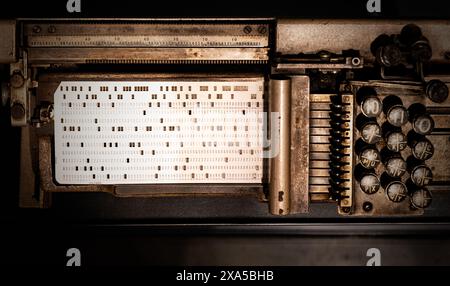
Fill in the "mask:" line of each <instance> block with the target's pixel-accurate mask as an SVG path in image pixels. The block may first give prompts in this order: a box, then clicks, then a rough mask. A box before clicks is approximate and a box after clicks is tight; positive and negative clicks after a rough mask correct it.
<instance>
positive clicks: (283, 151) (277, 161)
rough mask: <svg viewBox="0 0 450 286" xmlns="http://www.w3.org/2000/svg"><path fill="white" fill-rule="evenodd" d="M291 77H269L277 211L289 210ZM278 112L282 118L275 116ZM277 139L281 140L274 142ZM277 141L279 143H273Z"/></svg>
mask: <svg viewBox="0 0 450 286" xmlns="http://www.w3.org/2000/svg"><path fill="white" fill-rule="evenodd" d="M290 98H291V80H290V79H271V80H270V99H269V100H270V108H269V109H270V117H271V120H270V122H271V124H274V123H275V122H276V124H277V126H271V128H270V130H271V134H270V138H271V142H272V146H271V147H272V148H278V150H273V152H272V154H274V156H273V158H271V159H270V187H269V204H270V212H271V213H272V214H274V215H287V214H289V199H290V198H289V191H290V190H289V189H290V181H291V180H290V142H291V140H290V134H291V132H290V130H291V122H290V121H291V120H290V118H291V115H290V113H291V112H290V111H291V104H290ZM273 116H277V117H278V119H279V120H273V119H272V117H273ZM274 142H278V144H274ZM274 145H278V146H274Z"/></svg>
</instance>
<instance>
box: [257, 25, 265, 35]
mask: <svg viewBox="0 0 450 286" xmlns="http://www.w3.org/2000/svg"><path fill="white" fill-rule="evenodd" d="M266 32H267V28H266V26H262V25H261V26H259V27H258V33H260V34H265V33H266Z"/></svg>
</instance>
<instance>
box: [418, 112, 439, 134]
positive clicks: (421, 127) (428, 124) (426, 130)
mask: <svg viewBox="0 0 450 286" xmlns="http://www.w3.org/2000/svg"><path fill="white" fill-rule="evenodd" d="M433 128H434V120H433V118H431V116H430V115H428V114H423V115H420V116H417V117H416V118H414V121H413V130H414V131H415V132H416V133H417V134H420V135H428V134H430V133H431V132H432V131H433Z"/></svg>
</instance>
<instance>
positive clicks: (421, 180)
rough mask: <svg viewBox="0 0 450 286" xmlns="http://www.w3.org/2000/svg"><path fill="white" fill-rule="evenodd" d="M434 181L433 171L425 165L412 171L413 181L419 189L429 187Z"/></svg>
mask: <svg viewBox="0 0 450 286" xmlns="http://www.w3.org/2000/svg"><path fill="white" fill-rule="evenodd" d="M432 180H433V173H432V172H431V169H430V168H428V167H427V166H425V165H419V166H416V167H415V168H414V169H413V170H412V171H411V181H412V182H413V183H414V184H415V185H416V186H418V187H423V186H426V185H428V184H429V183H430V182H431V181H432Z"/></svg>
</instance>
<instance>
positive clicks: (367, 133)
mask: <svg viewBox="0 0 450 286" xmlns="http://www.w3.org/2000/svg"><path fill="white" fill-rule="evenodd" d="M361 139H362V140H363V141H364V142H366V143H368V144H376V143H377V142H378V141H380V139H381V128H380V125H378V123H376V122H368V123H366V124H364V125H363V127H362V128H361Z"/></svg>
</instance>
